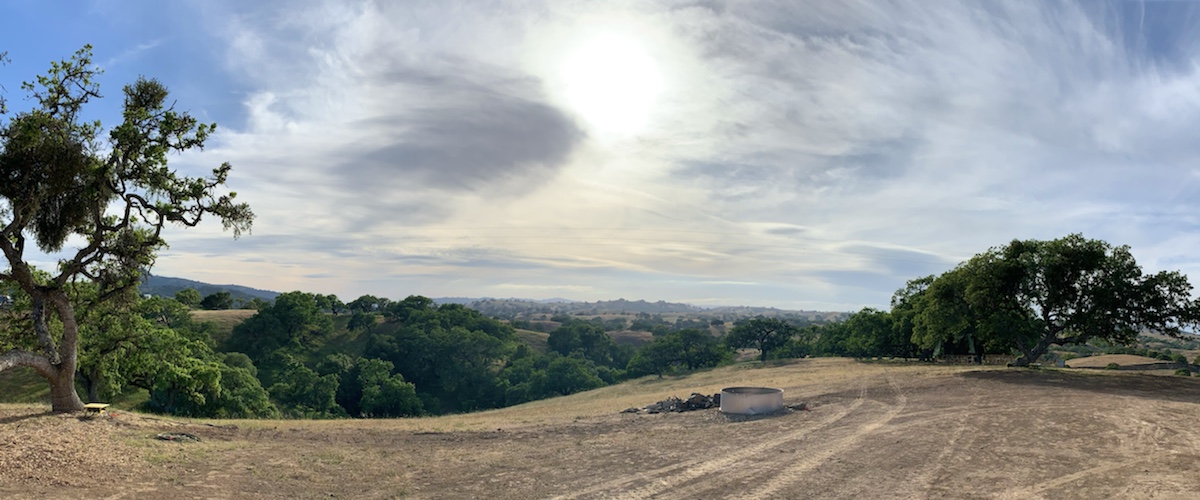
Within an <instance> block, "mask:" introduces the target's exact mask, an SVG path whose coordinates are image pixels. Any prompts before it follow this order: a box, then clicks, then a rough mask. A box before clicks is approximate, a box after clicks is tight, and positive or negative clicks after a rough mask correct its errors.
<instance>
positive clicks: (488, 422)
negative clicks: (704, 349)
mask: <svg viewBox="0 0 1200 500" xmlns="http://www.w3.org/2000/svg"><path fill="white" fill-rule="evenodd" d="M898 369H899V370H904V371H905V372H906V373H909V374H912V375H914V376H918V377H922V376H938V375H947V374H951V373H956V372H962V371H967V370H972V371H978V370H980V367H974V366H972V367H967V366H947V365H928V364H890V363H862V362H857V361H852V360H848V359H844V358H816V359H805V360H788V361H770V362H767V363H766V364H762V363H758V362H752V363H742V364H736V365H731V366H725V367H721V368H715V369H712V370H705V371H699V372H694V373H691V374H688V375H682V376H675V377H671V376H667V377H663V378H661V379H660V378H657V377H654V376H649V377H643V378H640V379H636V380H631V381H629V382H625V383H623V384H617V385H612V386H608V387H602V388H600V389H596V390H592V391H588V392H583V393H578V394H572V395H570V396H561V397H556V398H550V399H543V400H539V401H532V402H529V403H525V404H521V405H517V406H511V407H508V408H501V409H497V410H489V411H482V412H475V413H465V414H459V415H444V416H439V417H423V418H408V419H390V420H388V419H380V420H282V421H279V420H240V421H234V422H232V423H234V424H235V425H238V426H244V427H271V428H305V429H320V428H340V427H354V428H371V429H395V430H405V431H414V432H447V431H481V430H495V429H512V428H519V427H525V426H537V425H554V424H563V423H569V422H573V421H576V420H579V419H583V418H589V417H596V416H600V415H610V414H612V413H614V412H615V411H617V410H620V409H624V408H630V407H635V406H637V407H641V406H646V405H648V404H651V403H654V402H657V401H660V400H663V399H666V398H668V397H670V396H676V397H681V398H686V397H687V396H689V395H691V394H692V393H693V392H698V393H702V394H715V393H718V392H721V389H723V388H725V387H734V386H762V387H779V388H781V389H784V393H785V396H786V397H787V398H788V399H789V400H794V399H802V398H803V397H804V394H805V389H806V388H808V387H817V386H822V385H827V384H830V383H840V382H845V381H848V380H853V379H855V378H857V377H869V376H873V375H878V374H880V373H883V372H884V371H888V370H898ZM983 369H988V368H983ZM999 369H1003V367H1001V368H999Z"/></svg>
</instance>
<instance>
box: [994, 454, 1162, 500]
mask: <svg viewBox="0 0 1200 500" xmlns="http://www.w3.org/2000/svg"><path fill="white" fill-rule="evenodd" d="M1154 458H1158V457H1142V458H1136V459H1133V460H1122V461H1119V462H1112V463H1109V464H1105V465H1099V466H1096V467H1092V468H1090V469H1084V470H1081V471H1079V472H1075V473H1072V474H1067V475H1065V476H1058V477H1056V478H1054V479H1051V480H1049V481H1043V482H1040V483H1037V484H1033V485H1029V486H1024V487H1021V488H1013V489H1010V490H1007V491H1004V492H1001V493H1000V494H999V495H997V496H996V498H1001V499H1006V500H1007V499H1013V500H1025V499H1029V498H1043V497H1042V496H1041V495H1040V493H1042V492H1043V491H1046V490H1050V489H1053V488H1057V487H1059V486H1063V485H1066V484H1069V483H1071V482H1074V481H1078V480H1080V479H1083V478H1085V477H1088V476H1093V475H1096V474H1102V473H1105V472H1110V471H1114V470H1117V469H1122V468H1125V467H1134V466H1138V465H1141V464H1144V463H1148V462H1150V461H1151V460H1153V459H1154Z"/></svg>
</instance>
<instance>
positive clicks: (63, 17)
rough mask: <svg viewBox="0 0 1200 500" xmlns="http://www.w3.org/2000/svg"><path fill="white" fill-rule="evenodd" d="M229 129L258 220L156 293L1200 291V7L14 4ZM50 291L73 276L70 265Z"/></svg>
mask: <svg viewBox="0 0 1200 500" xmlns="http://www.w3.org/2000/svg"><path fill="white" fill-rule="evenodd" d="M0 13H2V15H0V51H7V52H8V54H9V59H10V60H11V61H10V62H9V63H8V64H7V65H4V66H0V85H2V86H3V90H0V92H4V95H5V96H6V97H7V99H8V101H9V107H10V108H11V110H12V111H20V110H22V109H28V107H29V102H28V101H26V100H25V98H24V94H23V92H22V91H21V89H20V82H21V81H23V80H31V79H33V77H34V76H35V75H37V74H40V73H42V72H44V71H45V69H46V68H47V67H48V65H49V62H50V61H52V60H58V59H62V58H65V57H67V56H69V55H70V54H71V53H73V52H74V51H76V50H78V49H79V48H80V47H82V46H83V45H84V44H92V45H94V47H95V49H94V54H95V62H96V64H97V65H99V66H100V67H102V68H103V69H104V71H105V73H104V75H103V76H102V77H101V78H100V83H101V86H102V87H101V88H102V92H103V93H104V94H105V95H106V98H105V99H103V100H101V101H99V102H96V103H95V105H94V106H93V107H92V108H91V109H90V110H89V113H91V114H93V115H94V116H95V117H96V118H98V119H101V120H102V121H103V122H104V123H107V124H115V123H116V122H117V121H118V120H119V118H120V108H119V106H120V99H119V96H120V89H121V87H122V86H123V85H125V84H127V83H130V82H132V81H134V79H136V78H137V77H138V76H139V75H143V76H146V77H151V78H155V79H158V80H159V81H161V82H162V83H164V84H165V85H166V86H167V87H168V88H169V89H170V90H171V92H172V98H173V99H174V102H176V107H177V109H181V110H187V111H189V112H191V113H192V114H193V115H195V116H197V117H198V118H200V119H202V120H204V121H206V122H215V123H217V124H218V131H217V133H216V134H215V135H214V136H213V137H211V138H210V140H209V143H208V144H207V147H206V148H205V149H204V150H203V151H193V152H189V153H186V154H184V155H181V156H177V157H174V158H172V160H171V161H172V165H174V166H175V167H177V168H178V169H179V170H180V171H182V172H185V173H189V174H191V175H201V174H203V173H206V172H208V171H210V170H211V169H212V168H213V167H215V166H217V165H219V164H220V163H221V162H225V161H228V162H230V163H231V164H232V165H233V172H232V174H231V176H230V180H229V186H230V189H232V190H234V191H236V192H237V193H238V200H240V201H246V202H248V203H249V204H250V205H251V207H252V208H253V210H254V212H255V213H256V214H257V219H256V220H255V223H254V227H253V231H252V233H251V234H249V235H245V236H243V237H242V238H240V239H236V240H235V239H234V238H233V237H232V235H231V234H229V233H224V232H222V231H221V226H220V224H219V222H217V221H209V223H207V224H203V225H202V226H201V227H199V228H193V229H187V230H183V229H182V228H173V229H171V230H169V231H168V233H167V239H168V241H169V242H170V244H171V246H170V248H169V249H167V250H164V251H162V252H161V253H160V255H159V258H158V260H157V263H156V265H155V267H154V269H153V271H154V272H155V273H156V274H160V275H164V276H175V277H184V278H190V279H196V280H200V281H205V282H209V283H222V284H223V283H233V284H240V285H246V286H252V287H256V288H263V289H270V290H276V291H289V290H303V291H307V292H314V293H335V294H337V295H338V296H339V297H342V298H343V299H345V300H349V299H351V298H354V297H357V296H359V295H363V294H373V295H377V296H384V297H390V298H393V299H399V298H403V297H405V296H408V295H413V294H419V295H426V296H430V297H446V296H458V297H485V296H486V297H522V298H534V299H545V298H568V299H574V300H587V301H595V300H608V299H617V298H626V299H630V300H636V299H646V300H668V301H678V302H687V303H692V304H696V305H701V306H717V305H754V306H774V307H781V308H788V309H808V310H813V309H817V310H854V309H858V308H861V307H868V306H869V307H878V308H886V307H887V306H888V302H889V299H890V297H891V295H892V293H893V292H895V291H896V290H897V289H898V288H901V287H902V286H903V285H904V283H905V282H906V281H907V280H910V279H914V278H917V277H921V276H925V275H929V274H937V273H941V272H944V271H947V270H949V269H951V268H953V267H954V266H955V265H956V264H957V263H959V262H961V261H963V260H965V259H968V258H970V257H971V256H972V255H974V254H976V253H979V252H982V251H985V250H987V249H988V248H990V247H994V246H998V245H1003V244H1006V243H1007V242H1009V241H1011V240H1013V239H1030V238H1033V239H1053V238H1058V237H1062V236H1066V235H1068V234H1071V233H1082V234H1083V235H1084V236H1085V237H1088V238H1096V239H1103V240H1106V241H1108V242H1110V243H1113V244H1114V245H1129V246H1130V247H1131V248H1132V251H1133V254H1134V256H1135V257H1136V258H1137V259H1138V262H1139V263H1140V264H1141V265H1142V266H1143V267H1144V269H1145V270H1146V271H1158V270H1180V271H1182V272H1184V273H1186V274H1188V275H1189V276H1190V277H1191V278H1192V279H1193V280H1200V231H1197V229H1198V226H1200V198H1198V197H1197V194H1198V189H1200V161H1198V160H1200V140H1196V138H1197V135H1198V134H1200V70H1198V65H1197V59H1196V57H1195V56H1194V54H1200V50H1198V49H1200V22H1198V21H1200V3H1195V2H1165V1H1152V2H1132V1H1129V2H1125V1H1122V2H1100V1H1091V0H1087V1H1078V2H1053V1H1025V2H1016V1H1012V2H1005V1H994V2H978V1H963V2H954V1H949V0H947V1H938V2H883V1H879V2H873V1H839V2H828V1H812V2H802V1H777V2H776V1H766V0H762V1H745V2H742V1H729V2H721V1H662V2H644V1H573V0H554V1H546V2H536V1H530V2H518V1H471V2H462V1H453V0H442V1H430V2H418V1H411V2H409V1H375V2H371V1H365V2H359V1H349V0H345V1H307V0H300V1H288V2H268V1H264V2H245V1H240V0H205V1H186V0H185V1H179V2H159V1H150V0H132V1H115V0H88V1H63V2H42V1H37V0H0ZM41 258H42V259H44V262H45V263H46V265H50V264H49V263H50V262H52V261H53V258H54V256H52V255H51V256H42V257H41Z"/></svg>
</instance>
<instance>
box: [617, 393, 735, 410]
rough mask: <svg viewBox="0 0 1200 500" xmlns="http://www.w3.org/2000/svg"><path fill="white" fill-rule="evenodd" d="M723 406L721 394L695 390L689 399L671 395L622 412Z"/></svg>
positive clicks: (700, 408)
mask: <svg viewBox="0 0 1200 500" xmlns="http://www.w3.org/2000/svg"><path fill="white" fill-rule="evenodd" d="M720 406H721V394H720V393H717V394H713V395H712V396H707V395H704V394H700V393H698V392H693V393H692V395H691V397H689V398H687V399H679V398H677V397H674V396H672V397H669V398H667V399H664V400H662V401H659V402H657V403H654V404H652V405H647V406H644V407H641V408H638V407H636V406H635V407H633V408H626V409H625V410H622V411H621V413H643V412H644V413H648V414H655V413H669V412H675V413H678V412H685V411H696V410H707V409H709V408H718V407H720Z"/></svg>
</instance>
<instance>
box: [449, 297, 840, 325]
mask: <svg viewBox="0 0 1200 500" xmlns="http://www.w3.org/2000/svg"><path fill="white" fill-rule="evenodd" d="M441 300H446V299H435V301H441ZM551 300H553V301H552V302H551V301H542V300H530V299H492V298H483V299H475V300H473V301H471V300H468V299H464V298H456V299H454V301H455V303H458V304H463V305H465V306H467V307H469V308H471V309H475V310H477V311H479V312H482V313H484V314H486V315H488V316H492V317H495V318H504V319H535V316H541V315H549V316H553V315H556V314H567V315H571V316H592V315H597V316H598V315H624V316H633V315H638V314H650V315H656V316H675V317H679V316H687V317H697V318H707V319H721V320H726V321H728V320H737V319H740V318H749V317H755V316H767V317H779V318H805V319H808V320H813V321H816V320H823V321H836V320H840V319H845V317H847V316H849V314H850V313H845V312H829V311H795V310H787V309H776V308H774V307H749V306H732V307H713V308H705V307H700V306H694V305H691V304H684V303H679V302H666V301H662V300H660V301H656V302H648V301H645V300H626V299H617V300H601V301H597V302H570V301H561V300H562V299H551Z"/></svg>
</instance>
